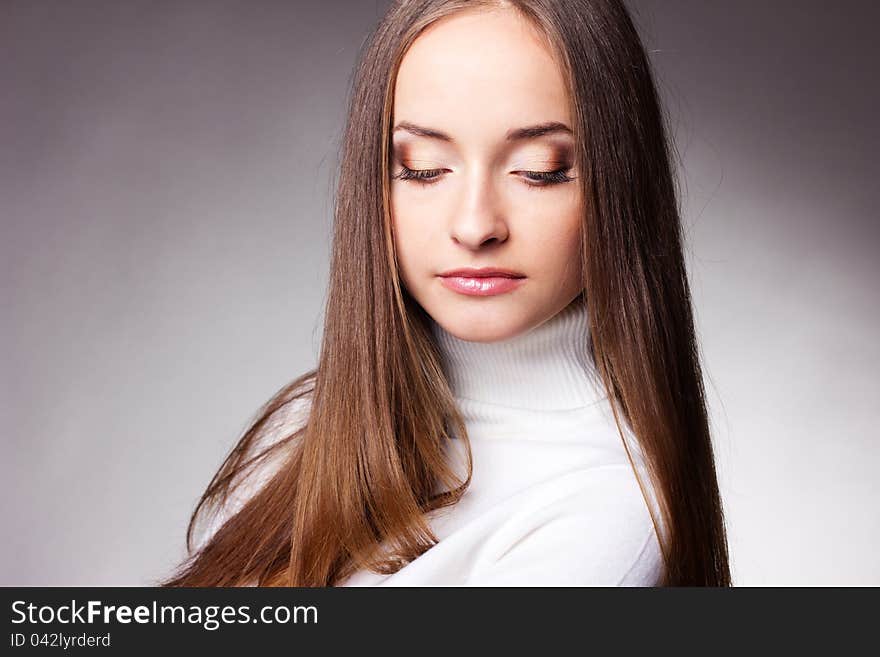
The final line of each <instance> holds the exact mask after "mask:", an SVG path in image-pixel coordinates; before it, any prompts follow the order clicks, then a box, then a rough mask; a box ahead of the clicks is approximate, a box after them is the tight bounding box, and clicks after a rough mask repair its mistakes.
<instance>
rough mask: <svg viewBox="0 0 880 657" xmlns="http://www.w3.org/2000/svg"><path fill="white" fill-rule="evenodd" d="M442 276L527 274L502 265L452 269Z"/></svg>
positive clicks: (515, 275)
mask: <svg viewBox="0 0 880 657" xmlns="http://www.w3.org/2000/svg"><path fill="white" fill-rule="evenodd" d="M440 276H442V277H444V278H446V277H450V276H454V277H457V278H525V274H520V273H519V272H516V271H513V270H511V269H503V268H500V267H481V268H473V267H464V268H462V269H450V270H449V271H445V272H443V273H442V274H440Z"/></svg>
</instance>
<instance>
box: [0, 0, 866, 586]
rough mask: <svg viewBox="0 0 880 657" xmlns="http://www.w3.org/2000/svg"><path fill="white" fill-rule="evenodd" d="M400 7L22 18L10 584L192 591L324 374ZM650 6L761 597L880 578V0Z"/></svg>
mask: <svg viewBox="0 0 880 657" xmlns="http://www.w3.org/2000/svg"><path fill="white" fill-rule="evenodd" d="M322 4H323V5H324V6H323V7H322V6H321V5H322ZM385 5H386V3H385V2H372V1H347V2H341V1H337V2H326V3H319V2H311V1H310V2H281V1H276V2H244V1H242V2H221V1H216V2H185V3H172V2H140V1H138V2H116V1H110V0H108V1H106V2H70V3H60V2H37V1H33V2H32V1H25V0H19V1H9V0H5V1H3V2H2V3H0V213H2V244H0V257H2V260H0V262H2V264H0V267H2V270H0V290H2V299H0V300H2V315H0V317H2V324H0V359H2V360H0V368H2V378H0V384H2V391H0V392H2V394H0V425H2V440H3V447H2V454H3V458H2V465H0V478H2V482H3V483H2V486H3V489H2V490H3V496H2V500H3V501H2V516H0V522H2V531H3V540H2V543H0V585H139V584H147V583H149V582H150V581H151V580H152V579H153V578H157V577H160V576H162V575H164V574H166V573H167V572H168V570H169V569H170V568H171V567H172V566H173V565H174V564H175V563H176V562H177V561H178V559H180V558H181V557H182V556H183V536H184V530H185V526H186V522H187V520H188V517H189V513H190V512H191V510H192V508H193V505H194V504H195V502H196V501H197V499H198V496H199V494H200V493H201V492H202V490H203V489H204V487H205V485H206V484H207V482H208V480H209V479H210V477H211V475H212V474H213V472H214V470H215V469H216V467H217V466H218V465H219V464H220V462H221V460H222V458H223V456H224V455H225V454H226V452H227V450H228V449H229V448H230V447H231V446H232V444H233V443H234V440H235V439H236V438H237V436H238V435H239V434H240V432H241V431H242V430H243V429H244V428H245V426H246V424H247V422H248V421H249V420H250V419H251V417H252V416H253V413H254V412H255V411H256V409H257V408H258V407H259V405H260V404H261V403H263V402H264V401H265V400H266V399H267V398H268V397H269V396H270V395H271V394H272V393H273V392H274V391H275V390H277V389H278V388H279V387H280V386H281V385H282V384H284V383H285V382H287V381H289V380H290V379H292V378H293V377H294V376H295V375H297V374H299V373H301V372H302V371H304V370H306V369H308V368H310V367H312V366H313V365H314V364H315V362H316V357H317V350H318V346H319V341H320V335H321V327H322V312H323V301H324V293H325V286H326V282H327V275H328V266H329V236H330V227H331V223H330V208H331V194H332V184H333V181H334V179H335V178H334V176H335V174H334V170H335V167H336V164H337V148H338V143H339V142H338V140H339V132H340V129H341V125H342V121H343V118H344V116H343V111H344V99H345V95H346V92H347V88H348V81H349V76H350V74H351V70H352V65H353V63H354V59H355V56H356V53H357V50H358V48H359V47H360V44H361V42H362V40H363V38H364V37H365V35H366V34H367V32H368V30H369V29H370V27H371V26H372V24H373V23H374V21H375V19H376V18H377V17H378V16H379V15H380V14H381V13H382V11H383V10H384V7H385ZM630 5H631V7H632V8H633V9H634V10H635V12H636V18H637V20H638V22H639V25H640V27H641V29H642V34H643V38H644V40H645V43H646V45H647V47H648V48H649V49H650V50H651V56H652V58H653V60H654V62H655V65H656V69H657V73H658V78H659V82H660V84H661V87H662V92H663V95H664V98H665V100H666V103H667V107H668V110H669V112H670V113H671V115H672V116H673V117H674V123H675V126H676V129H675V134H676V139H677V143H678V147H679V150H680V152H681V155H682V162H683V167H684V172H683V175H684V180H685V183H686V184H685V187H684V191H685V196H684V199H683V202H684V209H685V216H684V220H685V228H686V235H687V239H688V261H689V266H690V273H691V281H692V284H693V292H694V302H695V308H696V313H697V321H698V331H699V337H700V339H701V341H702V352H703V357H704V366H705V370H706V383H707V387H708V394H709V404H710V407H711V412H712V422H713V429H714V435H715V443H716V450H717V456H718V465H719V471H720V472H719V478H720V483H721V489H722V494H723V497H724V501H725V504H726V510H727V518H728V525H729V531H730V545H731V551H732V561H733V574H734V580H735V582H736V583H737V584H740V585H777V584H778V585H782V584H791V585H807V584H820V585H832V584H874V585H876V584H880V559H878V557H877V548H876V546H877V544H878V543H880V512H878V508H880V490H878V483H877V482H878V477H877V474H876V472H875V470H876V468H877V465H878V455H880V446H878V442H877V438H878V435H877V434H878V431H877V423H878V419H880V418H878V406H880V404H878V402H880V384H878V369H880V345H878V308H877V291H876V290H877V283H878V270H880V264H878V263H880V259H878V257H877V251H878V236H880V235H878V234H880V226H878V214H877V210H876V208H877V206H878V203H880V193H878V184H877V173H878V171H877V165H876V162H875V157H876V155H875V151H876V149H877V146H878V143H880V142H878V129H877V123H876V116H875V115H876V113H877V107H878V103H877V101H878V93H877V84H876V77H877V71H876V62H877V52H876V50H877V49H876V48H875V47H874V43H875V39H876V36H875V28H876V25H877V23H878V20H880V11H878V9H877V5H876V3H873V2H847V3H835V4H833V5H832V4H829V3H827V2H815V1H810V2H807V1H799V2H771V3H768V2H763V1H758V0H748V1H742V0H738V1H737V2H727V3H724V4H722V3H717V2H716V3H707V2H702V1H698V0H691V1H684V0H681V1H674V2H673V1H670V0H662V1H660V0H653V1H648V0H639V1H634V2H631V3H630Z"/></svg>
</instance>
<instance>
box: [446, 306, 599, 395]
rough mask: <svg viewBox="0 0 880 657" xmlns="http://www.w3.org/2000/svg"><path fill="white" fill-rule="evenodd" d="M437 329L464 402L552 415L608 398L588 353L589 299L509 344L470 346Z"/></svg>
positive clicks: (452, 382)
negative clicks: (587, 308) (599, 384)
mask: <svg viewBox="0 0 880 657" xmlns="http://www.w3.org/2000/svg"><path fill="white" fill-rule="evenodd" d="M431 329H432V332H433V335H434V338H435V340H436V341H437V345H438V347H439V349H440V353H441V357H442V360H443V368H444V371H445V373H446V376H447V379H448V381H449V384H450V387H451V388H452V391H453V393H454V394H455V396H456V397H457V398H459V399H467V400H471V401H475V402H483V403H488V404H496V405H500V406H510V407H516V408H521V409H530V410H535V411H551V410H566V409H575V408H583V407H585V406H589V405H591V404H594V403H595V402H596V401H597V399H599V398H600V397H601V396H602V394H601V393H600V392H599V391H598V389H597V387H596V381H597V379H596V378H595V370H594V368H593V365H592V359H591V358H590V355H589V351H588V344H589V335H590V333H589V322H588V316H587V310H586V304H585V302H584V298H583V295H580V296H578V297H577V298H576V299H575V300H574V301H573V302H572V303H570V304H569V305H568V306H566V307H565V308H564V309H562V310H561V311H560V312H558V313H557V314H556V315H554V316H553V317H551V318H550V319H548V320H546V321H545V322H544V323H543V324H540V325H539V326H537V327H535V328H532V329H530V330H528V331H526V332H525V333H522V334H520V335H517V336H514V337H512V338H508V339H505V340H500V341H496V342H469V341H467V340H462V339H460V338H457V337H455V336H454V335H452V334H451V333H449V332H448V331H446V330H445V329H444V328H443V327H441V326H440V325H439V324H437V323H436V322H435V321H433V320H432V321H431Z"/></svg>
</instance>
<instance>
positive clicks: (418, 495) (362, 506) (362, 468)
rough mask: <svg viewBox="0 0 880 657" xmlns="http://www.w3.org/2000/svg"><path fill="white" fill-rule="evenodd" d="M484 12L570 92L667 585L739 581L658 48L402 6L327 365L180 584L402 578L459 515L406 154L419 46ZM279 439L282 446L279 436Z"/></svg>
mask: <svg viewBox="0 0 880 657" xmlns="http://www.w3.org/2000/svg"><path fill="white" fill-rule="evenodd" d="M476 7H513V8H515V9H517V10H519V11H520V12H521V13H522V15H524V16H525V17H526V18H528V19H530V20H531V21H532V23H533V24H534V25H535V26H536V27H537V28H538V29H539V31H540V33H541V34H543V35H544V36H545V38H546V40H547V44H548V46H549V47H550V48H552V49H553V51H554V52H555V53H556V54H557V57H558V60H559V63H560V65H561V67H562V69H563V72H564V75H565V76H566V79H567V81H568V84H569V90H570V100H571V109H572V114H571V116H572V117H573V120H574V123H575V125H574V126H573V130H574V131H575V142H576V145H577V158H578V160H577V166H578V169H579V170H580V171H582V172H584V173H585V175H582V176H580V179H581V181H582V182H581V184H582V185H583V191H584V198H585V199H586V201H585V206H586V207H585V208H584V215H583V220H584V231H583V235H584V238H583V240H584V241H583V264H584V295H583V297H584V298H585V299H586V302H587V308H588V312H589V317H590V339H589V341H588V344H584V349H585V350H587V351H588V352H589V353H590V356H591V357H592V359H593V361H594V362H595V364H596V366H597V371H598V372H599V374H600V375H601V379H602V383H603V385H604V387H605V390H606V391H607V393H608V398H609V400H610V402H611V407H612V409H613V411H614V418H615V422H616V424H617V428H618V432H619V433H620V436H621V440H622V441H623V444H624V446H625V447H626V450H627V454H629V453H630V451H629V450H630V448H629V447H628V446H627V445H626V440H625V438H624V432H623V431H622V430H621V422H625V423H627V424H628V426H629V428H631V430H632V432H633V433H634V434H635V436H636V437H637V439H638V441H639V444H640V447H641V449H642V451H643V454H644V456H645V459H646V463H647V465H648V472H649V475H650V478H651V485H652V486H653V487H654V490H656V491H657V493H658V496H657V498H658V501H659V512H660V514H661V517H660V518H658V517H657V516H656V514H655V512H654V510H653V509H652V510H651V513H652V517H653V520H654V525H655V528H657V531H658V536H659V537H660V539H661V549H662V553H663V560H664V568H663V575H662V579H661V581H660V582H658V583H659V584H662V585H712V586H729V585H730V571H729V564H728V552H727V541H726V536H725V529H724V520H723V512H722V505H721V498H720V495H719V491H718V484H717V479H716V472H715V466H714V457H713V452H712V444H711V438H710V432H709V424H708V417H707V412H706V405H705V399H704V390H703V384H702V375H701V369H700V363H699V354H698V346H697V343H696V338H695V332H694V322H693V316H692V309H691V297H690V290H689V285H688V279H687V274H686V270H685V263H684V258H683V251H682V237H681V227H680V216H679V210H678V188H677V185H676V180H675V178H674V175H673V166H672V161H671V153H672V146H671V144H670V143H669V134H668V129H667V126H666V120H665V117H664V116H663V113H662V109H661V107H660V103H659V100H658V96H657V92H656V88H655V84H654V79H653V74H652V72H651V68H650V65H649V61H648V59H647V57H646V54H645V51H644V47H643V46H642V43H641V41H640V39H639V36H638V34H637V31H636V29H635V27H634V25H633V22H632V20H631V17H630V15H629V14H628V12H627V10H626V8H625V6H624V5H623V3H622V2H620V1H619V0H564V1H563V0H509V1H507V2H497V1H484V0H478V1H469V0H400V1H398V2H395V3H393V4H392V6H391V7H390V8H389V10H388V12H387V13H386V15H385V17H384V19H383V20H382V21H381V22H380V23H379V25H378V26H377V27H376V29H375V30H374V31H373V32H372V34H371V35H370V37H369V38H368V39H367V40H366V41H365V43H364V46H363V49H362V51H361V52H360V53H359V58H358V65H357V69H356V75H355V76H354V78H353V81H354V82H353V88H352V89H351V90H350V94H349V107H348V120H347V125H346V129H345V133H344V140H343V143H342V152H341V169H340V176H339V179H338V186H337V190H336V199H335V206H334V215H335V216H334V219H335V223H334V236H333V247H332V262H331V270H330V284H329V292H328V296H327V302H326V312H325V320H324V333H323V339H322V344H321V351H320V356H319V361H318V366H317V368H316V369H314V370H312V371H310V372H307V373H305V374H303V375H302V376H300V377H299V378H297V379H296V380H295V381H293V382H291V383H290V384H288V385H287V386H285V387H284V388H283V389H282V390H281V391H279V392H278V393H277V394H276V395H275V396H274V397H273V398H272V399H271V400H269V402H267V404H266V405H265V406H264V407H263V408H262V409H260V412H259V414H258V416H257V419H256V420H255V421H254V422H253V424H252V425H251V426H250V428H249V429H248V430H247V431H246V432H245V434H244V435H243V436H242V438H241V439H240V441H239V442H238V444H237V445H236V447H235V448H234V450H233V451H232V452H231V453H230V454H229V456H228V457H227V459H226V460H225V462H224V463H223V465H222V466H221V467H220V469H219V471H218V472H217V473H216V475H215V476H214V478H213V479H212V481H211V482H210V484H209V486H208V488H207V490H206V491H205V493H204V494H203V495H202V498H201V500H200V501H199V503H198V505H197V506H196V509H195V511H194V512H193V514H192V517H191V518H190V523H189V527H188V530H187V547H188V550H189V552H190V556H189V557H188V559H187V560H186V561H185V562H184V563H183V564H181V565H180V566H179V568H178V571H177V573H176V574H175V575H174V576H173V577H171V578H169V579H168V580H166V581H164V582H163V583H162V585H164V586H242V585H256V586H270V585H282V586H328V585H333V584H335V583H338V582H341V581H342V580H343V579H344V578H345V577H347V576H348V575H349V574H351V573H352V572H354V571H355V570H356V569H359V568H369V569H372V570H375V571H378V572H383V573H391V572H395V571H396V570H398V569H399V568H400V567H402V566H403V565H405V564H406V563H408V562H409V561H411V560H412V559H414V558H415V557H417V556H418V555H420V554H422V553H423V552H424V551H425V550H427V549H428V548H429V547H431V546H432V545H433V544H434V543H436V542H437V539H436V537H435V536H434V534H433V533H432V531H431V528H430V526H429V524H428V522H427V521H426V519H425V513H426V512H427V511H430V510H432V509H435V508H438V507H441V506H447V505H451V504H455V503H456V502H457V501H458V500H459V499H460V498H461V496H462V494H463V493H464V491H465V489H466V488H467V486H468V484H469V483H470V477H471V467H470V466H471V455H470V447H469V444H468V442H467V431H466V427H465V425H464V422H463V420H462V417H461V415H460V414H459V412H458V409H457V407H456V404H455V399H454V397H453V395H452V392H451V390H450V388H449V385H448V383H447V381H446V379H445V377H444V375H443V370H442V368H441V361H440V355H439V352H438V350H437V346H436V344H435V343H434V341H433V339H432V337H431V333H430V329H429V319H430V318H429V317H427V315H426V313H425V311H424V310H423V309H422V308H421V307H420V306H419V304H417V303H416V302H415V301H414V300H413V299H412V297H411V296H410V295H409V294H408V293H407V291H406V290H405V288H403V287H402V286H401V282H400V278H399V276H398V267H397V260H396V255H395V249H394V244H393V238H392V231H391V214H390V210H389V177H390V175H389V144H390V130H391V126H390V122H391V115H392V111H391V110H392V103H393V90H394V84H395V80H396V74H397V70H398V67H399V65H400V62H401V59H402V58H403V55H404V54H405V52H406V50H407V48H408V47H409V46H410V44H412V42H413V41H414V40H415V39H416V37H417V36H418V35H419V33H420V32H421V31H422V30H423V29H424V28H426V27H427V26H428V25H430V24H432V23H433V22H435V21H437V20H438V19H440V18H442V17H444V16H448V15H450V14H452V13H454V12H457V11H461V10H466V9H473V8H476ZM294 407H297V408H305V409H307V411H306V412H305V413H304V414H303V416H302V419H301V421H297V422H288V423H287V424H284V423H283V422H282V423H281V424H279V422H280V421H279V419H278V418H283V417H285V413H286V412H287V411H289V410H290V409H291V408H294ZM287 417H289V415H288V416H287ZM273 426H274V427H278V426H281V427H282V430H281V433H280V436H275V437H274V438H273V439H271V440H266V436H267V435H269V433H270V428H271V427H273ZM451 434H455V435H457V436H459V437H460V438H461V439H462V440H464V441H465V444H466V445H467V457H468V469H467V474H466V476H465V477H461V476H459V475H457V473H455V472H454V471H453V470H452V469H450V466H449V465H448V464H447V462H446V460H445V459H444V457H443V454H444V452H443V445H444V442H445V441H446V440H448V439H449V438H450V435H451ZM261 440H263V441H264V442H265V443H266V444H264V445H263V446H260V443H261ZM271 457H274V458H275V461H276V463H277V464H278V465H277V468H276V471H275V474H274V475H273V476H271V477H270V478H268V481H267V482H266V483H265V484H264V485H261V486H260V487H259V488H258V490H256V492H255V493H254V494H253V495H251V496H249V498H248V499H247V500H246V502H245V503H244V504H243V506H242V507H241V509H240V510H237V512H236V513H233V514H231V515H230V516H229V518H228V519H226V521H225V522H224V523H222V525H221V526H219V528H218V529H217V531H216V532H213V533H212V535H211V536H210V538H209V540H207V541H206V543H205V544H204V545H203V546H201V548H200V549H199V550H197V551H193V546H192V538H193V532H194V528H195V527H196V524H197V521H198V520H199V519H200V517H201V516H203V515H209V513H210V512H215V513H216V511H217V510H218V509H221V508H223V507H224V505H226V504H228V503H229V500H230V499H231V494H232V491H233V490H234V489H236V488H237V487H238V486H242V485H245V483H244V482H247V481H248V478H249V477H252V476H253V473H255V472H259V471H260V467H263V466H264V464H265V463H266V462H268V460H269V459H270V458H271ZM630 460H631V461H632V459H631V458H630ZM636 476H637V477H638V472H637V471H636ZM639 484H640V486H641V487H642V490H643V494H645V493H644V491H645V483H644V482H643V481H642V480H641V478H639ZM649 508H651V507H650V505H649Z"/></svg>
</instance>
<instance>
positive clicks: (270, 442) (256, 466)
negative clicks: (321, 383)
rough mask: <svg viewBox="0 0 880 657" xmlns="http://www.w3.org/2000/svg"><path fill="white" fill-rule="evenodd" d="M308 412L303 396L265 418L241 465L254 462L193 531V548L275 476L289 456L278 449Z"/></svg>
mask: <svg viewBox="0 0 880 657" xmlns="http://www.w3.org/2000/svg"><path fill="white" fill-rule="evenodd" d="M310 410H311V395H310V394H306V395H302V396H299V397H296V398H293V399H291V400H289V401H287V402H286V403H284V404H283V405H282V406H280V407H279V408H278V409H276V410H275V411H274V412H272V413H271V414H270V415H269V416H268V417H267V418H266V422H265V424H263V426H262V428H261V429H260V430H259V431H258V432H257V433H256V435H255V436H254V439H253V441H252V443H251V444H250V446H249V448H248V449H247V453H246V454H245V456H244V458H243V459H242V463H243V464H244V463H248V462H249V461H250V460H251V459H255V460H254V461H253V462H252V464H251V465H250V466H248V467H244V466H242V467H240V469H239V470H238V471H237V472H236V473H235V476H234V477H233V482H232V486H231V488H230V491H229V493H228V495H227V496H226V497H225V499H223V500H220V501H218V502H217V503H216V504H214V505H213V506H212V507H211V508H210V509H209V511H208V513H207V514H206V516H205V518H204V520H203V523H202V529H200V530H199V531H198V532H197V539H196V549H201V547H203V546H204V545H205V544H206V543H207V542H208V541H209V540H210V538H211V537H213V536H214V534H216V533H217V531H218V530H219V529H220V528H221V527H222V526H223V525H224V524H225V523H226V522H227V521H228V520H229V519H230V518H231V517H233V516H234V515H235V514H237V513H238V512H239V511H241V509H242V507H244V505H245V504H246V503H247V502H248V501H249V500H250V499H252V498H253V497H254V496H255V495H257V494H258V493H259V492H260V490H262V488H263V486H265V485H266V484H267V483H268V482H269V481H270V480H271V479H272V478H273V477H274V476H275V475H276V474H277V473H278V471H279V468H280V467H281V465H282V464H283V463H284V462H285V460H286V459H287V457H288V456H289V454H290V450H289V449H283V448H282V447H283V442H282V441H284V440H285V439H287V438H289V437H291V436H292V435H294V434H295V433H296V432H297V431H299V430H300V429H302V428H303V427H304V426H305V424H306V423H307V421H308V417H309V413H310ZM261 455H262V456H261Z"/></svg>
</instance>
